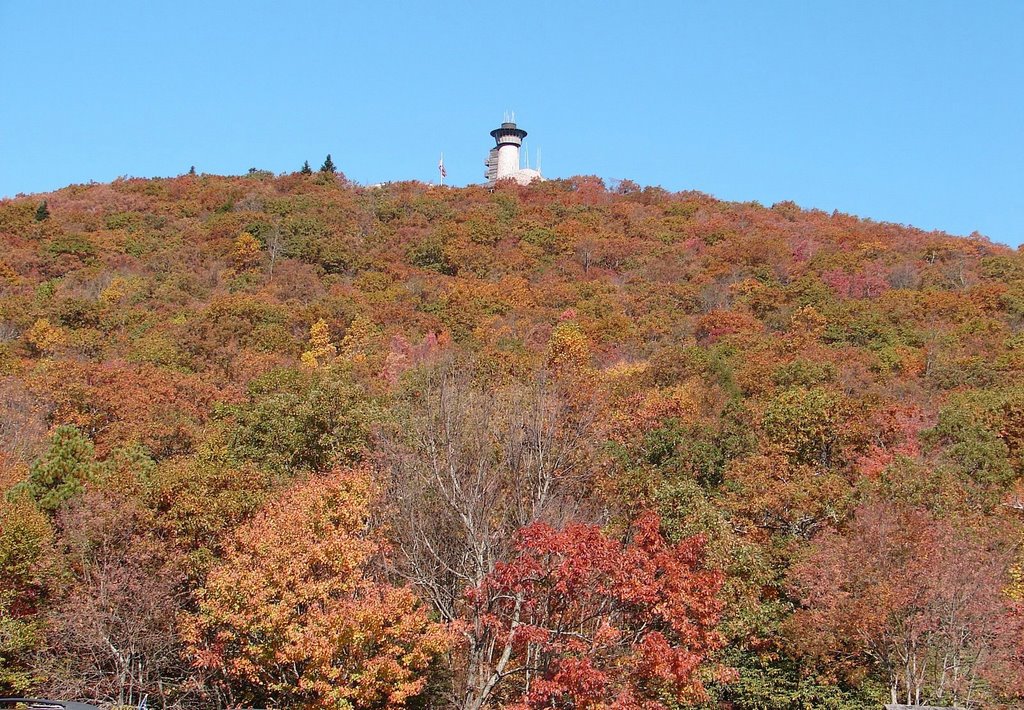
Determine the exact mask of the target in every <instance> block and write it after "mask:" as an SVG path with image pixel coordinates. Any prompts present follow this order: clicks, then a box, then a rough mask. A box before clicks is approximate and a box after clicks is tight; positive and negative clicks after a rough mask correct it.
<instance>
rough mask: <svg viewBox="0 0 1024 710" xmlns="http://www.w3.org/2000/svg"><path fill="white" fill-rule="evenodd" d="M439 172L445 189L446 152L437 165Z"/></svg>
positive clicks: (442, 153) (442, 154)
mask: <svg viewBox="0 0 1024 710" xmlns="http://www.w3.org/2000/svg"><path fill="white" fill-rule="evenodd" d="M437 172H439V173H440V174H441V187H444V151H442V152H441V159H440V160H439V161H438V163H437Z"/></svg>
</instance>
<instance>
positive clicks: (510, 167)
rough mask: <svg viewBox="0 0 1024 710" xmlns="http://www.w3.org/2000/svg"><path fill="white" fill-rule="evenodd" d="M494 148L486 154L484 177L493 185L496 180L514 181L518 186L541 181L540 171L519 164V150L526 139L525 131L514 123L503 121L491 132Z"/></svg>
mask: <svg viewBox="0 0 1024 710" xmlns="http://www.w3.org/2000/svg"><path fill="white" fill-rule="evenodd" d="M491 136H492V137H493V138H494V142H495V146H494V147H493V148H491V151H490V152H489V153H488V154H487V160H485V161H484V165H485V166H486V167H487V170H486V172H484V177H485V178H487V183H488V184H489V185H493V184H494V183H496V182H497V181H498V180H507V179H511V180H515V181H516V182H517V183H519V184H520V185H529V184H530V183H531V182H533V181H534V180H543V179H544V178H543V177H542V176H541V174H540V170H531V169H530V168H523V167H521V165H520V162H519V149H520V148H521V147H522V145H523V139H524V138H526V131H524V130H523V129H522V128H519V127H518V126H516V124H515V121H505V122H504V123H502V124H501V125H500V126H499V127H498V128H495V129H494V130H493V131H491Z"/></svg>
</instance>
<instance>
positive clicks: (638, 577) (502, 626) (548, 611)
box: [466, 512, 730, 710]
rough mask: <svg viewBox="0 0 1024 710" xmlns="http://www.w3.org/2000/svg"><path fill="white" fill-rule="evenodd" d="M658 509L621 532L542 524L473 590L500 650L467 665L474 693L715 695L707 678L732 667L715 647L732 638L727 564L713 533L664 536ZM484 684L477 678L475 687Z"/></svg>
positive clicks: (584, 700)
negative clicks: (714, 546) (710, 549)
mask: <svg viewBox="0 0 1024 710" xmlns="http://www.w3.org/2000/svg"><path fill="white" fill-rule="evenodd" d="M659 525H660V521H659V518H658V516H657V515H656V514H654V513H650V512H648V513H644V514H643V515H641V516H640V517H639V518H638V519H637V521H636V522H635V524H634V530H633V533H632V536H631V539H628V540H626V541H621V540H618V539H615V538H613V537H610V536H608V535H606V534H604V533H603V532H602V531H601V530H600V528H598V527H597V526H595V525H584V524H572V525H568V526H566V527H565V528H564V529H561V530H558V529H555V528H553V527H551V526H549V525H547V524H544V523H536V524H534V525H531V526H529V527H527V528H524V529H523V530H522V531H520V533H519V539H518V543H517V548H516V554H515V556H514V557H513V559H512V560H511V561H510V562H508V563H502V564H499V565H498V566H497V567H496V569H495V570H494V572H492V573H491V574H490V575H488V576H487V577H486V578H485V579H484V581H483V582H482V583H481V584H480V585H479V586H478V587H476V588H475V589H472V590H470V592H469V598H470V601H471V603H472V604H474V605H475V606H477V607H479V613H478V615H477V618H478V619H479V622H478V628H477V629H475V631H476V633H477V634H478V635H482V636H485V637H486V639H487V640H488V641H489V643H488V644H487V645H488V647H489V648H491V649H493V650H492V653H491V655H490V657H489V658H488V659H487V661H488V663H487V664H486V665H485V666H483V667H480V668H470V669H469V672H470V674H471V675H473V674H476V675H477V676H478V678H477V679H478V680H479V681H480V683H479V684H473V683H470V684H469V685H470V687H471V688H473V691H474V692H472V693H471V695H473V696H474V697H473V700H472V701H471V702H467V704H466V707H474V708H479V707H484V706H489V705H491V704H493V703H495V702H498V703H507V705H506V706H507V707H514V708H522V709H524V710H525V709H527V708H551V707H573V708H612V707H614V708H619V709H620V710H630V709H636V710H639V709H640V708H645V709H646V710H658V709H659V708H667V707H677V706H678V705H679V704H688V703H690V704H692V703H699V702H703V701H706V700H707V699H708V695H707V692H706V690H705V688H704V684H703V682H702V681H703V680H705V679H707V678H710V677H717V678H718V679H720V680H725V679H727V678H728V676H729V675H730V673H729V672H728V670H726V669H723V668H719V667H716V666H714V664H713V663H711V662H710V661H709V658H708V656H709V654H710V653H711V652H712V651H714V650H716V649H718V648H720V647H721V645H722V643H723V638H722V636H721V635H720V634H719V632H718V631H717V629H716V626H717V624H718V620H719V615H720V613H721V611H722V607H723V605H722V603H721V602H720V601H719V599H718V596H717V594H718V591H719V588H720V586H721V583H722V575H721V573H720V572H717V571H715V570H711V569H708V568H707V567H705V565H704V563H703V548H704V541H703V540H702V539H701V538H699V537H698V538H690V539H687V540H684V541H682V542H680V543H678V544H676V545H671V544H669V543H667V542H666V541H665V539H664V538H663V537H662V535H661V533H660V531H659ZM474 685H475V687H474Z"/></svg>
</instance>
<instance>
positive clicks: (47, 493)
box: [11, 425, 99, 513]
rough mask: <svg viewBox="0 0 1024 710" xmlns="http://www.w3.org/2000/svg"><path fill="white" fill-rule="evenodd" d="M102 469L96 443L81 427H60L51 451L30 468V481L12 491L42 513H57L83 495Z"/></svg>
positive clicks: (53, 440)
mask: <svg viewBox="0 0 1024 710" xmlns="http://www.w3.org/2000/svg"><path fill="white" fill-rule="evenodd" d="M98 469H99V464H98V463H97V461H96V454H95V450H94V449H93V445H92V441H90V440H89V437H87V436H86V435H85V434H83V433H82V432H81V431H79V430H78V427H75V426H71V425H64V426H60V427H57V429H56V431H54V432H53V435H52V436H51V437H50V448H49V449H48V450H47V451H46V453H45V454H43V455H42V456H41V457H39V458H38V459H36V460H35V461H34V462H33V463H32V466H31V468H29V473H28V479H27V480H26V481H24V482H23V483H20V484H18V485H17V486H15V487H14V488H12V489H11V491H12V493H13V492H15V491H24V492H26V493H28V495H29V497H30V498H32V500H34V501H35V502H36V505H38V506H39V508H40V510H43V511H45V512H47V513H53V512H55V511H56V510H57V509H58V508H60V506H61V505H63V504H64V502H65V501H67V500H68V499H69V498H71V497H73V496H75V495H76V494H78V493H81V491H82V489H83V488H84V484H85V482H86V481H88V480H90V479H91V478H93V477H94V476H95V474H96V473H97V471H98Z"/></svg>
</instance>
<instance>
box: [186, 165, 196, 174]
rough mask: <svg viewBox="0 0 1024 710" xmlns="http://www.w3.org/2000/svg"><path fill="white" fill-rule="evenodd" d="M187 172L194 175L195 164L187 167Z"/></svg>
mask: <svg viewBox="0 0 1024 710" xmlns="http://www.w3.org/2000/svg"><path fill="white" fill-rule="evenodd" d="M188 174H189V175H195V174H196V166H195V165H193V166H192V167H191V168H189V169H188Z"/></svg>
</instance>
